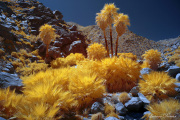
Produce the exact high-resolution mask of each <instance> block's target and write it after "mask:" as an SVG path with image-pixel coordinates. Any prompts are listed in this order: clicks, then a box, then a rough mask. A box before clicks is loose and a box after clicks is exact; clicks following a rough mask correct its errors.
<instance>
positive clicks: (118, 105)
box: [115, 102, 128, 115]
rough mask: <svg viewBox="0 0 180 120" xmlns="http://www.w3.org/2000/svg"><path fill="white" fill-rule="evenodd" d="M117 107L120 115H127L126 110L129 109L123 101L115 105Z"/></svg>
mask: <svg viewBox="0 0 180 120" xmlns="http://www.w3.org/2000/svg"><path fill="white" fill-rule="evenodd" d="M115 109H116V112H117V113H118V114H119V115H125V114H126V112H127V111H128V110H127V109H126V108H125V106H124V105H123V104H122V103H121V102H119V103H117V104H116V105H115Z"/></svg>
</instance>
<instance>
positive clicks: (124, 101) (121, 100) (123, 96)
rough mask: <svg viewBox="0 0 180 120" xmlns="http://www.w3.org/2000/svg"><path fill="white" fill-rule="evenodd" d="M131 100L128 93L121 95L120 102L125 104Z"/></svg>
mask: <svg viewBox="0 0 180 120" xmlns="http://www.w3.org/2000/svg"><path fill="white" fill-rule="evenodd" d="M130 99H131V98H130V96H129V94H128V93H127V92H122V93H121V94H120V95H119V101H120V102H122V103H123V104H125V103H126V102H127V101H129V100H130Z"/></svg>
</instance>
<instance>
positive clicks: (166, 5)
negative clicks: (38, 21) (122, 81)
mask: <svg viewBox="0 0 180 120" xmlns="http://www.w3.org/2000/svg"><path fill="white" fill-rule="evenodd" d="M38 1H39V2H41V3H43V4H44V5H45V6H46V7H49V8H50V9H51V10H59V11H60V12H61V13H62V14H63V16H64V17H63V19H64V20H65V21H66V22H70V21H72V22H75V23H78V24H80V25H83V26H88V25H95V17H96V13H97V12H100V10H101V9H102V8H103V7H104V4H105V3H114V4H115V5H116V7H118V8H120V10H119V11H118V12H119V13H124V14H128V15H129V18H130V23H131V26H130V27H129V30H131V31H132V32H134V33H136V34H137V35H140V36H143V37H146V38H148V39H151V40H154V41H158V40H162V39H167V38H174V37H178V36H179V35H180V0H38Z"/></svg>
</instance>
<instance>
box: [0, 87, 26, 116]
mask: <svg viewBox="0 0 180 120" xmlns="http://www.w3.org/2000/svg"><path fill="white" fill-rule="evenodd" d="M22 98H23V95H17V94H16V93H15V91H10V88H9V87H8V88H7V89H5V90H0V108H1V109H0V116H3V117H4V118H7V119H8V118H10V117H12V116H13V115H14V113H15V112H16V111H17V106H18V104H19V103H21V100H22Z"/></svg>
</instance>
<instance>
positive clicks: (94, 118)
mask: <svg viewBox="0 0 180 120" xmlns="http://www.w3.org/2000/svg"><path fill="white" fill-rule="evenodd" d="M91 120H103V114H102V113H101V112H99V113H96V114H93V115H92V117H91Z"/></svg>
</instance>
